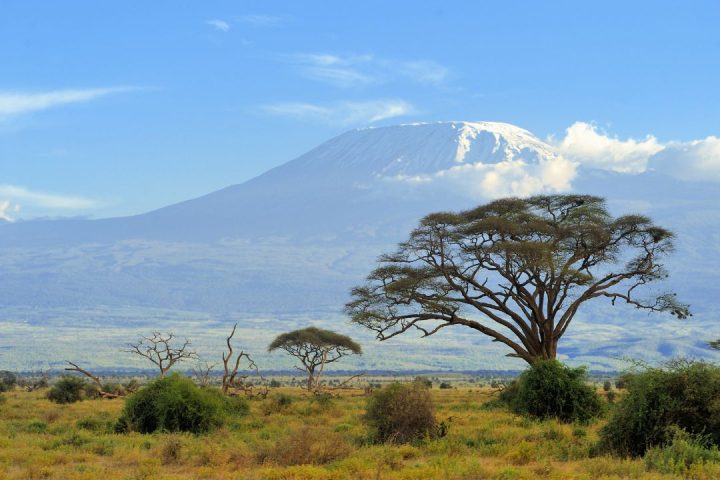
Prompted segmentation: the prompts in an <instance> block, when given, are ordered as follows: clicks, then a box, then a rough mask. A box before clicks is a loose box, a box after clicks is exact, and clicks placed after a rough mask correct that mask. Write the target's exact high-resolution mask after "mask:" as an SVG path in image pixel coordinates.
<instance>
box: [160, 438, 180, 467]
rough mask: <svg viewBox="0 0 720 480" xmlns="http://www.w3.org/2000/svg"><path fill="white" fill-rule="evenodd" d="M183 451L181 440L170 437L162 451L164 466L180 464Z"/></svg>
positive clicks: (161, 457)
mask: <svg viewBox="0 0 720 480" xmlns="http://www.w3.org/2000/svg"><path fill="white" fill-rule="evenodd" d="M182 450H183V443H182V441H181V440H180V438H178V437H175V436H169V437H167V438H166V439H165V443H164V445H163V446H162V449H161V450H160V461H161V462H162V464H163V465H172V464H176V463H180V456H181V454H182Z"/></svg>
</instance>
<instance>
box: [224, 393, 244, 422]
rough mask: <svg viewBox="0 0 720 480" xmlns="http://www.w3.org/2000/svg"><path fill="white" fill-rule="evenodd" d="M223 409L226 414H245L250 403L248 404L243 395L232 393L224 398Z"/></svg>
mask: <svg viewBox="0 0 720 480" xmlns="http://www.w3.org/2000/svg"><path fill="white" fill-rule="evenodd" d="M223 410H224V411H225V413H227V414H228V415H234V416H238V417H241V416H244V415H247V414H248V412H250V404H248V401H247V399H245V398H244V397H239V396H237V395H234V396H231V397H225V398H224V408H223Z"/></svg>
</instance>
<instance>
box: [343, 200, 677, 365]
mask: <svg viewBox="0 0 720 480" xmlns="http://www.w3.org/2000/svg"><path fill="white" fill-rule="evenodd" d="M672 241H673V234H672V232H670V231H668V230H666V229H664V228H662V227H659V226H657V225H655V224H653V222H652V221H651V220H650V219H649V218H647V217H644V216H641V215H624V216H620V217H617V218H613V217H612V216H611V215H610V214H609V213H608V210H607V208H606V205H605V201H604V199H602V198H599V197H593V196H587V195H547V196H546V195H544V196H535V197H531V198H527V199H519V198H506V199H501V200H496V201H493V202H491V203H488V204H486V205H482V206H479V207H477V208H475V209H473V210H468V211H464V212H459V213H434V214H430V215H428V216H426V217H425V218H423V219H422V220H421V222H420V225H419V226H418V227H417V228H416V229H415V230H414V231H413V232H412V233H411V235H410V238H409V239H408V240H407V241H406V242H403V243H401V244H400V245H399V248H398V249H397V251H396V252H395V253H391V254H386V255H383V256H381V257H380V259H379V260H378V263H379V265H378V266H377V268H376V269H375V270H373V272H372V273H370V275H369V276H368V280H367V283H366V284H365V285H363V286H360V287H357V288H355V289H353V291H352V296H353V298H352V301H351V302H350V303H348V304H347V312H348V314H349V315H350V316H351V318H352V320H353V321H354V322H355V323H357V324H360V325H363V326H365V327H367V328H369V329H371V330H374V331H375V332H377V337H378V339H380V340H385V339H388V338H391V337H394V336H395V335H399V334H401V333H403V332H406V331H408V330H411V329H416V330H418V331H420V332H421V333H422V335H423V336H429V335H432V334H434V333H436V332H437V331H439V330H440V329H442V328H445V327H448V326H452V325H462V326H465V327H469V328H472V329H475V330H477V331H478V332H480V333H482V334H484V335H487V336H489V337H491V338H492V339H493V340H494V341H497V342H501V343H503V344H505V345H507V346H508V347H509V348H510V350H511V352H510V353H509V354H508V356H515V357H520V358H522V359H524V360H525V361H527V362H528V363H533V362H535V361H537V360H541V359H551V358H555V356H556V355H557V345H558V341H559V340H560V338H561V337H562V336H563V334H564V333H565V332H566V331H567V329H568V327H569V325H570V323H571V322H572V320H573V318H574V317H575V314H576V313H577V311H578V309H579V308H580V307H581V306H582V305H583V304H585V303H586V302H588V301H591V300H595V299H605V300H608V301H610V302H612V303H613V304H615V303H616V302H617V301H621V302H625V303H628V304H630V305H632V306H634V307H637V308H641V309H646V310H649V311H667V312H669V313H671V314H673V315H675V316H677V317H680V318H684V317H686V316H687V315H688V308H687V306H686V305H683V304H681V303H679V302H677V300H676V297H675V295H674V294H673V293H662V294H654V295H650V296H647V295H646V296H640V295H641V290H643V288H642V287H646V286H647V285H648V284H650V283H652V282H655V281H657V280H661V279H664V278H665V277H667V273H666V271H665V269H664V268H663V265H662V263H661V262H662V259H663V257H664V256H665V255H666V254H668V253H669V252H671V251H672V248H673V243H672ZM645 293H646V294H647V293H649V292H645Z"/></svg>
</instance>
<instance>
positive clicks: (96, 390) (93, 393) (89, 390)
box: [83, 383, 100, 398]
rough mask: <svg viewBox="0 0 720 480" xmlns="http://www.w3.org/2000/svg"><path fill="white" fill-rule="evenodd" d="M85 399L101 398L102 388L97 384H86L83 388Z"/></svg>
mask: <svg viewBox="0 0 720 480" xmlns="http://www.w3.org/2000/svg"><path fill="white" fill-rule="evenodd" d="M83 392H84V393H85V398H100V387H98V385H97V383H86V384H85V386H84V387H83Z"/></svg>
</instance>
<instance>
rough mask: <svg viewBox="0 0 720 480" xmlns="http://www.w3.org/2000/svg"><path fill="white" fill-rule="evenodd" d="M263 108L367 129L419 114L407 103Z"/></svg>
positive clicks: (275, 112)
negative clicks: (381, 123)
mask: <svg viewBox="0 0 720 480" xmlns="http://www.w3.org/2000/svg"><path fill="white" fill-rule="evenodd" d="M261 108H262V110H263V111H264V112H266V113H269V114H272V115H280V116H287V117H295V118H301V119H309V120H315V121H320V122H323V123H332V124H342V125H359V124H363V125H364V124H368V123H373V122H379V121H380V120H385V119H388V118H394V117H401V116H405V115H410V114H412V113H415V112H416V110H415V107H413V106H412V105H411V104H410V103H408V102H406V101H404V100H371V101H361V102H338V103H334V104H330V105H317V104H312V103H298V102H290V103H274V104H270V105H264V106H262V107H261Z"/></svg>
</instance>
